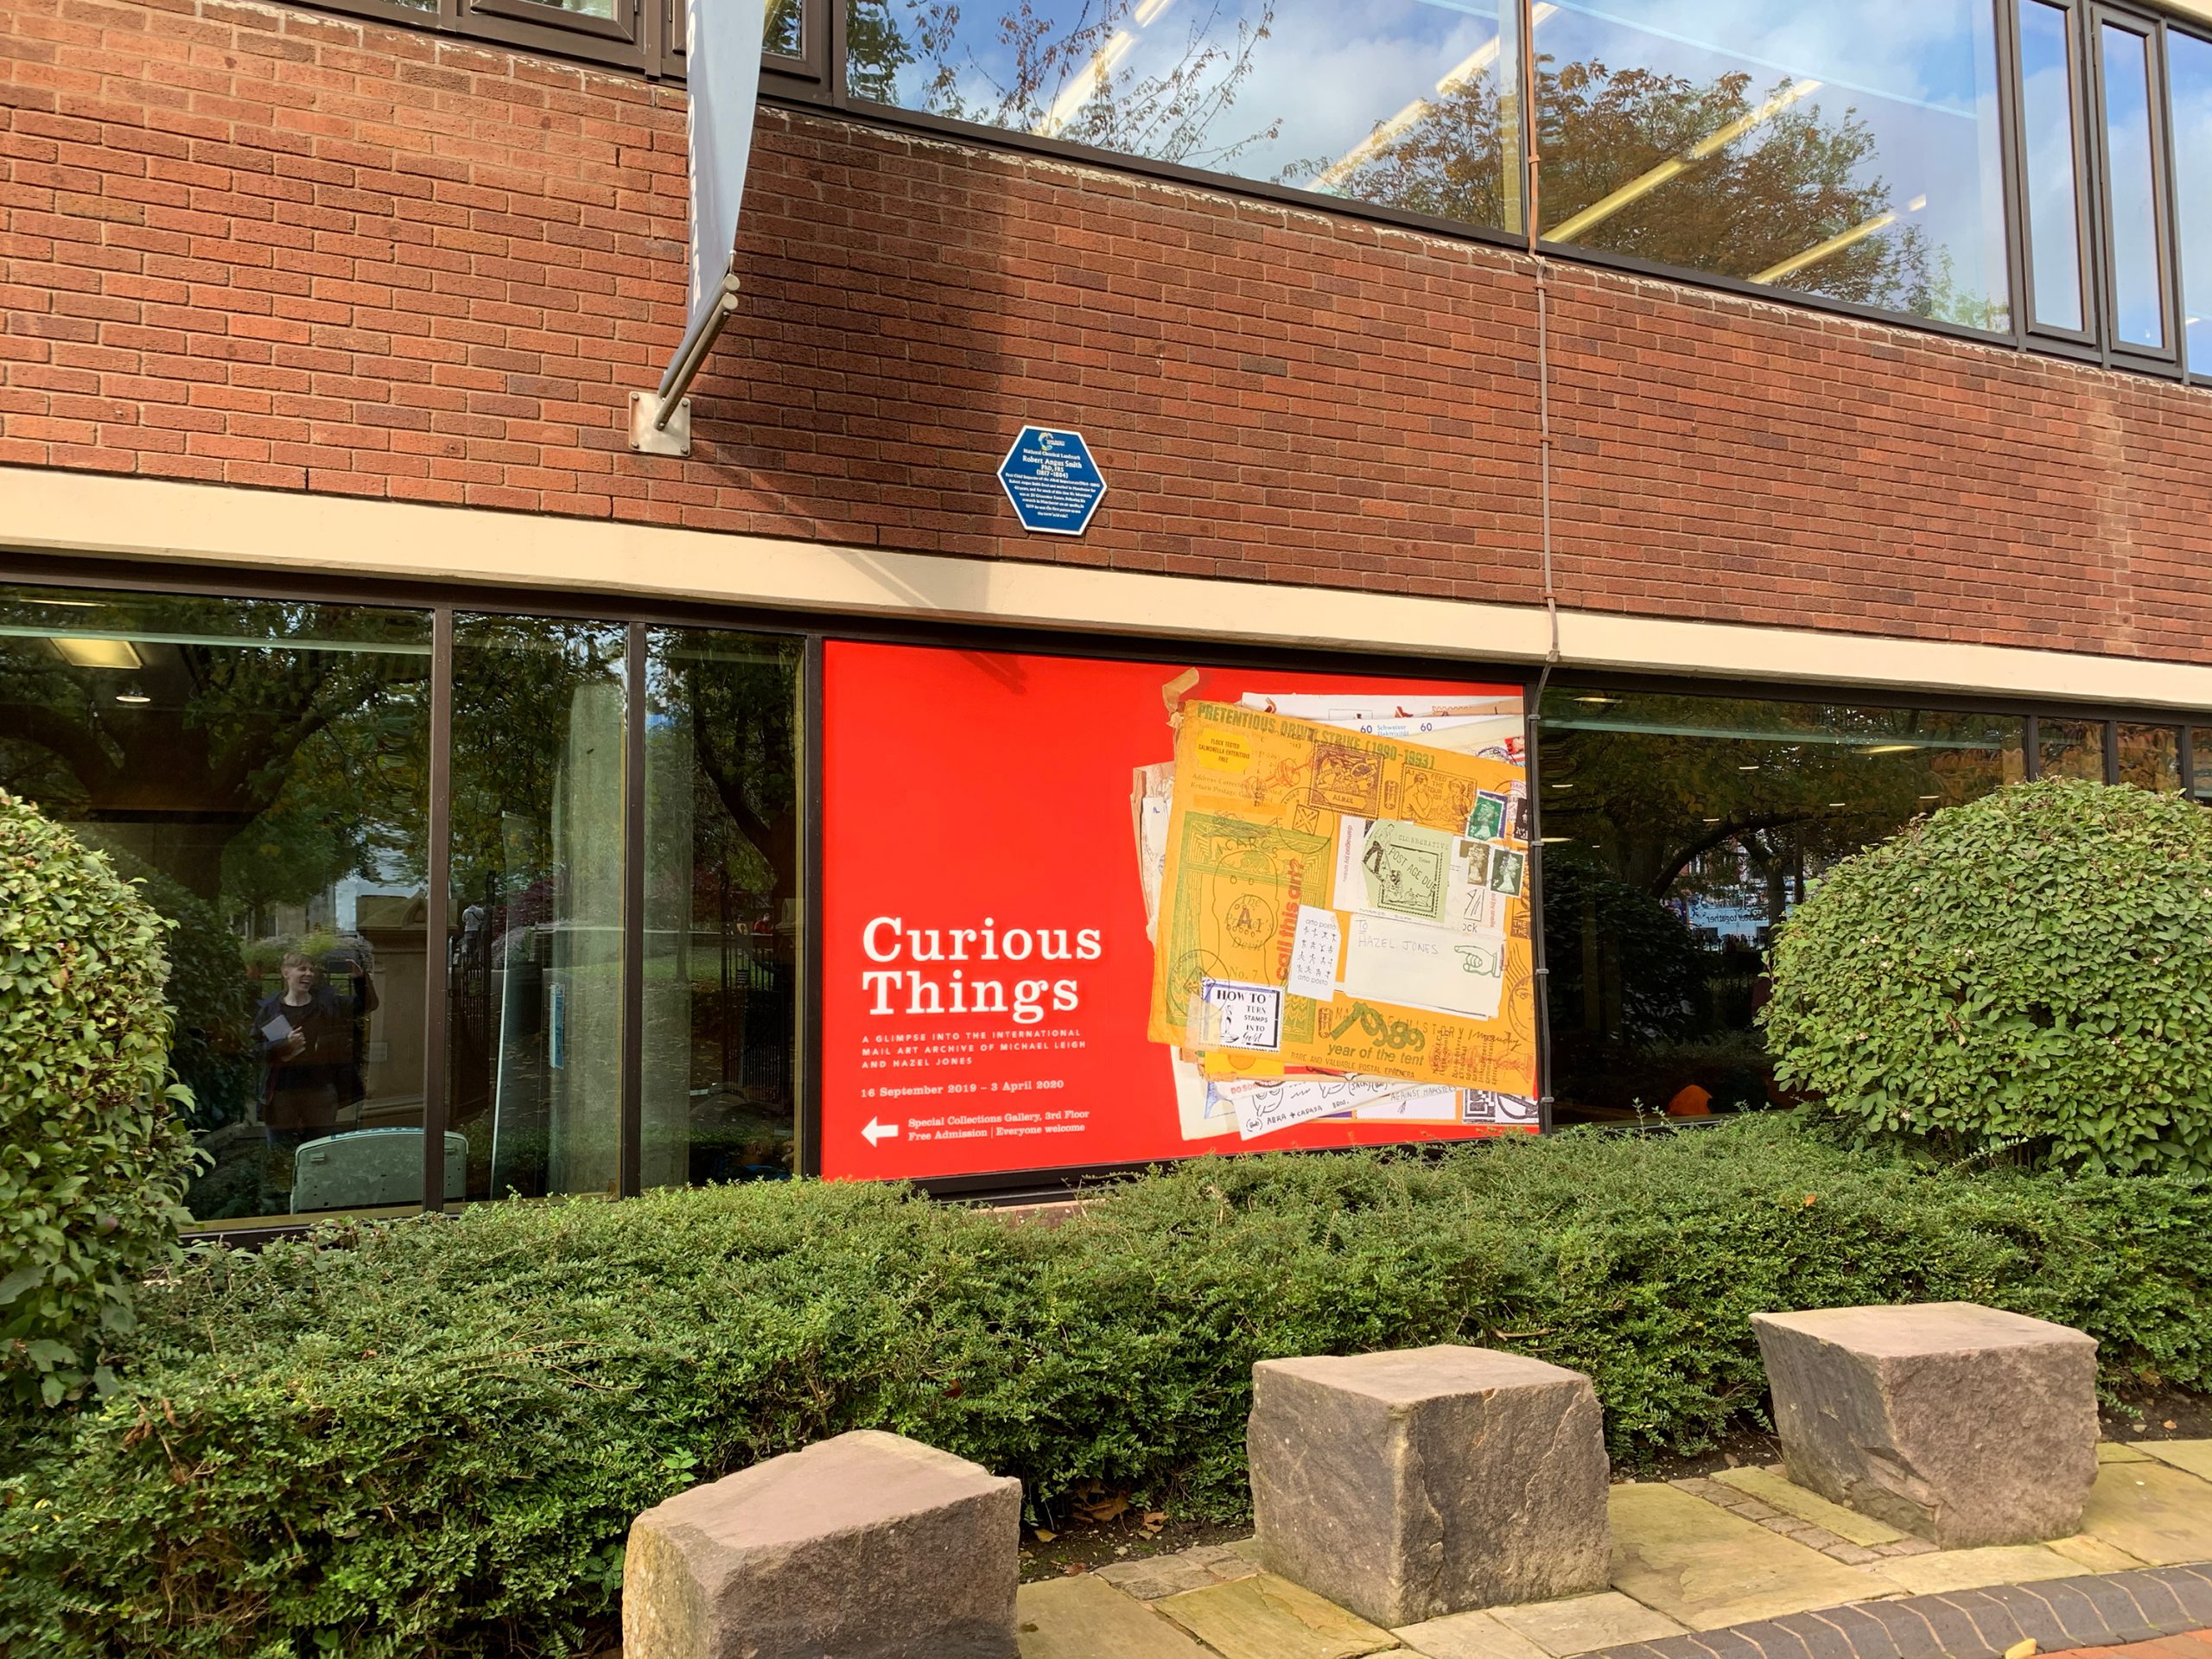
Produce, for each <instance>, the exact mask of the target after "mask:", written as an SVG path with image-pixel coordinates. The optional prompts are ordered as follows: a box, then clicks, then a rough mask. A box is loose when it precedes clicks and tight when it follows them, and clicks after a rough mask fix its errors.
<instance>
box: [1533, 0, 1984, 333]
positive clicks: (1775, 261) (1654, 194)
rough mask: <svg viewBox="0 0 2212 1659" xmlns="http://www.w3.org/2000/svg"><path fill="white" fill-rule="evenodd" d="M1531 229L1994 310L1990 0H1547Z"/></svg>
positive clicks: (1890, 300)
mask: <svg viewBox="0 0 2212 1659" xmlns="http://www.w3.org/2000/svg"><path fill="white" fill-rule="evenodd" d="M1535 53H1536V60H1537V66H1538V71H1539V75H1540V80H1539V85H1538V88H1537V100H1538V102H1537V109H1538V114H1539V118H1540V124H1539V134H1538V138H1539V144H1540V154H1541V160H1542V162H1543V168H1542V193H1543V194H1542V221H1543V233H1544V235H1545V236H1546V237H1547V238H1549V239H1550V240H1552V241H1554V242H1561V243H1568V244H1572V245H1576V246H1579V247H1586V248H1592V249H1602V250H1605V251H1610V252H1614V253H1621V254H1630V255H1634V256H1636V257H1639V258H1643V259H1649V260H1654V261H1656V262H1659V263H1662V264H1671V265H1682V266H1688V267H1690V268H1692V269H1694V270H1705V271H1712V272H1714V273H1717V274H1719V275H1722V276H1727V277H1739V278H1742V279H1743V280H1745V281H1747V282H1752V283H1761V284H1772V285H1774V286H1776V287H1779V288H1789V289H1802V290H1803V291H1805V292H1808V293H1812V294H1820V295H1825V296H1829V297H1832V298H1834V299H1840V300H1848V301H1853V302H1858V303H1859V304H1863V305H1870V306H1879V307H1881V308H1885V309H1887V310H1893V311H1904V312H1910V313H1912V314H1915V315H1920V316H1926V317H1935V318H1941V319H1942V320H1944V321H1951V322H1960V323H1965V324H1967V325H1969V326H1972V327H1980V328H1991V329H2000V328H2003V327H2006V326H2007V325H2008V302H2007V300H2006V297H2005V296H2006V292H2007V287H2008V280H2007V265H2006V261H2005V246H2004V244H2005V219H2004V189H2003V172H2002V166H2001V162H2000V138H1999V133H2000V129H1999V121H1998V102H1997V91H1996V82H1997V72H1996V38H1995V29H1994V23H1993V13H1992V10H1991V8H1990V7H1989V6H1988V5H1987V4H1986V0H1930V3H1927V4H1923V5H1918V6H1916V7H1915V8H1913V11H1912V18H1911V22H1910V26H1909V27H1908V26H1903V25H1901V24H1900V23H1899V22H1898V21H1897V18H1896V17H1894V16H1891V15H1890V14H1887V13H1883V12H1879V11H1878V10H1877V9H1875V8H1872V7H1868V6H1865V5H1851V4H1845V5H1840V6H1831V7H1827V8H1819V9H1810V10H1808V8H1806V7H1803V6H1798V5H1784V4H1779V3H1774V0H1762V3H1753V4H1747V5H1742V6H1731V7H1727V8H1711V9H1700V8H1691V9H1687V10H1686V9H1684V8H1682V7H1680V6H1676V5H1673V4H1670V3H1665V0H1614V3H1611V4H1609V5H1607V6H1606V7H1605V8H1603V9H1586V8H1585V7H1582V6H1580V5H1573V4H1568V5H1561V6H1560V7H1558V8H1557V10H1556V11H1555V13H1554V15H1553V16H1550V17H1548V19H1547V20H1546V21H1545V22H1542V23H1541V25H1539V27H1538V28H1537V29H1536V31H1535Z"/></svg>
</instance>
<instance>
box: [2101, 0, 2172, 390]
mask: <svg viewBox="0 0 2212 1659" xmlns="http://www.w3.org/2000/svg"><path fill="white" fill-rule="evenodd" d="M2085 13H2086V16H2085V18H2084V21H2085V22H2086V23H2087V25H2088V30H2089V37H2090V38H2089V51H2088V56H2087V57H2086V58H2085V60H2084V61H2085V62H2086V63H2087V64H2088V66H2089V74H2088V78H2087V84H2086V85H2085V86H2083V87H2082V89H2081V90H2082V93H2083V94H2085V95H2086V99H2087V103H2086V109H2085V110H2084V111H2083V114H2084V116H2085V118H2083V119H2082V120H2081V121H2080V122H2079V124H2080V125H2081V126H2082V128H2083V129H2084V130H2085V133H2086V136H2088V138H2089V140H2090V143H2091V150H2092V154H2093V156H2094V157H2095V164H2094V168H2093V169H2092V170H2093V172H2094V176H2095V182H2096V185H2097V209H2096V213H2095V216H2094V220H2093V224H2094V230H2093V232H2092V240H2093V243H2094V250H2095V254H2096V258H2097V263H2098V265H2099V277H2100V279H2099V283H2098V288H2099V307H2098V311H2097V324H2098V328H2099V331H2100V333H2101V335H2102V336H2103V340H2104V345H2105V352H2106V359H2107V362H2108V363H2109V364H2111V365H2113V366H2115V367H2122V366H2124V367H2133V368H2144V369H2149V370H2152V371H2154V372H2156V371H2164V372H2168V373H2170V374H2172V375H2174V376H2177V377H2178V376H2179V375H2180V374H2181V373H2182V357H2181V340H2180V332H2181V317H2182V313H2181V309H2180V296H2179V293H2178V277H2179V268H2180V259H2179V248H2178V246H2177V234H2178V233H2177V226H2176V223H2175V218H2174V200H2175V197H2174V181H2173V142H2172V128H2173V108H2172V99H2171V95H2170V94H2171V82H2170V80H2169V79H2168V75H2167V70H2166V41H2165V27H2166V26H2165V21H2164V18H2163V17H2162V16H2158V14H2156V13H2150V12H2144V11H2139V10H2135V9H2133V8H2132V7H2127V6H2120V5H2113V4H2111V3H2107V0H2089V3H2088V5H2087V6H2086V8H2085ZM2107 29H2119V30H2121V31H2122V32H2124V33H2126V34H2130V35H2135V36H2136V37H2137V38H2139V40H2141V41H2142V42H2143V48H2144V70H2145V81H2146V84H2145V87H2144V98H2145V110H2146V114H2147V116H2148V119H2149V126H2150V140H2151V156H2150V162H2151V191H2152V219H2153V222H2154V232H2153V235H2154V240H2155V243H2156V254H2157V260H2158V272H2157V274H2158V284H2159V322H2160V325H2161V327H2162V329H2163V333H2164V344H2163V345H2162V346H2156V347H2152V346H2140V345H2135V344H2131V343H2129V342H2127V341H2126V340H2122V339H2121V338H2120V316H2119V303H2120V302H2119V290H2120V282H2119V277H2118V259H2117V243H2116V240H2115V238H2114V236H2113V219H2112V214H2113V196H2114V194H2116V193H2115V192H2114V191H2113V188H2112V156H2111V155H2110V154H2109V152H2108V149H2107V143H2106V133H2107V126H2106V105H2105V39H2106V35H2105V31H2106V30H2107ZM2077 107H2079V106H2077Z"/></svg>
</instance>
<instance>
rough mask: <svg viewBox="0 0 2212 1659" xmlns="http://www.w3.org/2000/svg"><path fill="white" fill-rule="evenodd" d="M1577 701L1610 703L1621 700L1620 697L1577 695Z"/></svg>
mask: <svg viewBox="0 0 2212 1659" xmlns="http://www.w3.org/2000/svg"><path fill="white" fill-rule="evenodd" d="M1575 701H1576V702H1595V703H1603V704H1610V703H1616V702H1619V701H1620V699H1619V698H1618V697H1577V698H1576V699H1575Z"/></svg>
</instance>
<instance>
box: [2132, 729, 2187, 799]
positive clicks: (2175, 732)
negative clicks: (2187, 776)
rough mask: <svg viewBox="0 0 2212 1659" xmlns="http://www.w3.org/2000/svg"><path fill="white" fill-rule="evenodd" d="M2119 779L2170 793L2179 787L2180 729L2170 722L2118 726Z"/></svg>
mask: <svg viewBox="0 0 2212 1659" xmlns="http://www.w3.org/2000/svg"><path fill="white" fill-rule="evenodd" d="M2120 782H2121V783H2123V784H2133V785H2135V786H2136V787H2137V788H2139V789H2155V790H2158V791H2161V792H2163V793H2166V794H2172V793H2175V792H2177V791H2179V790H2180V788H2181V732H2180V729H2179V728H2177V727H2172V726H2130V725H2126V724H2125V723H2123V724H2122V725H2121V726H2120Z"/></svg>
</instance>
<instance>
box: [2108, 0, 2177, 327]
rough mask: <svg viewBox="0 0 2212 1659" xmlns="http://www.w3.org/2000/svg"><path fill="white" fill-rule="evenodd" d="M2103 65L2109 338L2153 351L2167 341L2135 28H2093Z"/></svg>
mask: <svg viewBox="0 0 2212 1659" xmlns="http://www.w3.org/2000/svg"><path fill="white" fill-rule="evenodd" d="M2098 35H2099V37H2100V56H2101V60H2102V63H2103V68H2104V74H2103V82H2102V86H2103V92H2104V114H2105V123H2104V128H2105V182H2106V190H2105V195H2106V214H2105V218H2106V232H2107V237H2108V238H2109V242H2110V250H2111V261H2112V278H2113V280H2112V289H2113V292H2112V310H2113V330H2114V338H2115V339H2116V340H2119V341H2120V343H2121V344H2123V345H2127V346H2141V347H2143V348H2144V349H2145V350H2149V351H2156V350H2159V349H2161V348H2163V347H2164V345H2165V343H2166V294H2165V278H2164V261H2165V251H2164V238H2163V237H2162V235H2161V226H2160V223H2159V218H2160V216H2159V213H2158V141H2157V137H2156V135H2155V132H2154V130H2153V128H2152V101H2151V100H2152V85H2151V42H2150V40H2149V38H2148V37H2147V36H2146V35H2142V34H2139V33H2138V32H2137V31H2136V30H2135V29H2132V28H2123V27H2121V26H2120V25H2119V24H2117V23H2106V24H2104V25H2103V26H2102V27H2101V29H2099V30H2098Z"/></svg>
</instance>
